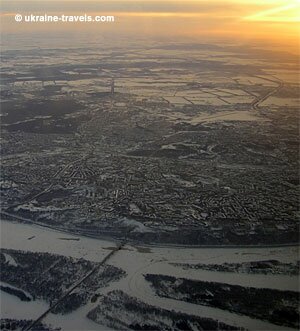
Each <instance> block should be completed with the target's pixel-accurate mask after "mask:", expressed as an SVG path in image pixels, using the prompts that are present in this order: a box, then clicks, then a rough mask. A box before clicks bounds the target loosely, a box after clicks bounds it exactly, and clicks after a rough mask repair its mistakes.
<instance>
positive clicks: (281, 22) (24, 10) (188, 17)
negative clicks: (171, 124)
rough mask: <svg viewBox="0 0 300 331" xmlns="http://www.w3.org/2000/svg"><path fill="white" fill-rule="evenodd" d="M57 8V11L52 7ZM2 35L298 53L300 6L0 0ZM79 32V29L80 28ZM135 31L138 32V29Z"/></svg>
mask: <svg viewBox="0 0 300 331" xmlns="http://www.w3.org/2000/svg"><path fill="white" fill-rule="evenodd" d="M56 3H57V5H56ZM1 7H2V8H1V12H2V13H1V16H4V17H3V21H4V22H2V30H4V31H5V32H13V33H17V32H23V31H34V30H35V29H37V28H38V29H40V30H41V31H46V30H47V29H48V30H49V31H50V32H56V31H58V30H60V31H70V30H74V29H75V30H80V29H83V30H85V31H87V30H91V31H93V32H95V31H97V30H99V32H100V33H101V32H103V33H105V32H107V31H110V33H113V34H117V33H118V31H119V32H120V33H127V34H128V35H132V36H139V35H151V36H157V37H164V36H168V37H171V36H172V37H176V36H178V37H185V38H196V39H197V38H202V37H207V38H213V37H214V38H224V39H230V38H234V39H238V40H239V41H242V42H243V41H246V42H247V41H249V40H250V41H255V40H260V41H263V40H266V41H268V42H274V43H276V44H284V45H285V46H287V47H289V46H290V47H291V48H294V49H299V34H300V24H299V23H300V0H263V1H262V0H260V1H259V0H186V1H184V2H178V1H175V0H164V1H160V0H151V1H150V0H110V1H104V2H103V1H99V0H96V1H82V0H77V1H71V0H65V1H59V5H58V0H52V1H49V0H44V1H42V0H39V1H27V0H2V5H1ZM16 13H19V14H23V15H26V14H29V13H34V14H36V15H38V14H39V15H44V14H45V13H47V14H50V15H55V14H57V13H59V14H62V13H64V14H67V15H73V14H78V15H81V14H84V13H87V14H92V15H97V14H99V13H100V14H105V15H115V17H116V23H115V24H113V25H107V24H106V25H100V26H99V24H94V23H90V24H87V23H75V24H64V23H58V24H36V23H27V24H26V23H16V22H15V21H14V15H15V14H16ZM79 26H80V28H79ZM137 27H138V29H137Z"/></svg>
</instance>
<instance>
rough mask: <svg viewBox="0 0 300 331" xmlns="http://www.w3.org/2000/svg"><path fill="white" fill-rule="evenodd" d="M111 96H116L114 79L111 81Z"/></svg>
mask: <svg viewBox="0 0 300 331" xmlns="http://www.w3.org/2000/svg"><path fill="white" fill-rule="evenodd" d="M110 95H111V97H113V96H114V95H115V79H114V78H113V79H112V80H111V85H110Z"/></svg>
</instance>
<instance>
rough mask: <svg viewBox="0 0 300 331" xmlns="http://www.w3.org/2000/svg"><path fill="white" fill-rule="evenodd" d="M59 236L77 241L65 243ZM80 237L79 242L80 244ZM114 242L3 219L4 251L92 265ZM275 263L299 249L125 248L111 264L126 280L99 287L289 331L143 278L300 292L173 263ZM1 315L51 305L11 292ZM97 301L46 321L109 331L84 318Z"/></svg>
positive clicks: (284, 284) (282, 283)
mask: <svg viewBox="0 0 300 331" xmlns="http://www.w3.org/2000/svg"><path fill="white" fill-rule="evenodd" d="M61 238H67V239H76V240H61ZM78 239H79V240H78ZM115 246H116V244H115V243H113V242H109V241H104V240H97V239H92V238H87V237H81V236H73V235H68V234H65V233H61V232H58V231H53V230H50V229H48V228H42V227H39V226H35V225H27V224H19V223H12V222H8V221H4V220H2V221H1V247H2V248H8V249H17V250H25V251H31V252H49V253H53V254H60V255H65V256H71V257H74V258H80V257H83V258H84V259H87V260H91V261H96V262H97V261H101V260H102V259H103V258H104V257H105V256H106V255H107V254H108V253H109V252H110V251H111V248H112V247H115ZM268 259H276V260H279V261H281V262H295V261H297V260H298V259H299V247H296V246H294V247H273V248H272V247H269V248H182V247H181V248H176V247H171V248H167V247H163V248H158V247H133V246H130V245H126V246H125V247H124V248H123V249H122V250H120V251H119V252H117V253H116V254H115V255H114V256H113V257H112V258H111V259H110V260H109V261H108V263H109V264H112V265H114V266H116V267H119V268H122V269H123V270H125V271H126V272H127V276H126V277H124V278H122V279H121V280H120V281H118V282H112V283H111V284H110V285H109V286H108V287H107V288H104V289H101V291H100V293H101V294H105V293H108V292H109V291H111V290H114V289H120V290H122V291H124V292H126V293H127V294H129V295H131V296H134V297H137V298H138V299H140V300H142V301H144V302H146V303H148V304H151V305H155V306H158V307H161V308H164V309H174V310H175V311H181V312H185V313H188V314H194V315H197V316H202V317H211V318H214V319H219V320H220V321H222V322H225V323H228V324H233V325H238V326H243V327H246V328H249V329H252V330H289V328H287V327H279V326H276V325H273V324H271V323H267V322H264V321H260V320H256V319H253V318H249V317H246V316H242V315H238V314H233V313H230V312H227V311H224V310H220V309H216V308H212V307H205V306H200V305H195V304H190V303H187V302H181V301H176V300H172V299H166V298H160V297H158V296H157V295H155V293H154V291H153V290H152V288H151V287H150V285H149V283H147V282H146V281H145V279H144V277H143V275H144V274H147V273H153V274H164V275H171V276H177V277H184V278H191V279H197V280H207V281H216V282H224V283H228V284H237V285H242V286H252V287H267V288H274V289H281V290H293V291H299V286H298V283H297V277H295V276H286V275H254V274H251V275H249V274H238V273H234V274H231V273H220V272H215V271H205V270H200V269H198V270H196V269H192V270H184V269H182V268H181V267H177V266H174V265H171V264H170V263H174V262H178V263H191V264H196V263H215V264H221V263H224V262H228V263H234V262H235V263H238V262H249V261H259V260H268ZM1 303H2V305H1V316H2V317H10V318H12V317H16V318H33V317H36V316H38V315H39V314H40V313H42V312H43V311H45V310H46V309H47V307H48V305H47V304H46V303H44V302H38V301H33V302H29V303H28V302H22V301H20V300H18V298H16V297H13V296H11V295H9V294H6V293H3V295H1ZM96 305H97V302H95V303H88V304H87V305H86V306H84V307H82V308H80V309H78V310H77V311H75V312H73V313H71V314H68V315H53V314H49V315H48V316H47V317H46V318H45V320H44V322H46V323H50V324H52V325H55V326H62V327H63V330H75V329H77V330H108V328H107V327H104V326H101V325H98V324H95V323H94V322H92V321H90V320H89V319H87V318H86V314H87V313H88V312H89V311H90V310H92V309H93V308H94V307H96Z"/></svg>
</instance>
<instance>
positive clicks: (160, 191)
mask: <svg viewBox="0 0 300 331" xmlns="http://www.w3.org/2000/svg"><path fill="white" fill-rule="evenodd" d="M126 1H127V0H126ZM223 2H224V1H223ZM27 33H28V32H27ZM22 38H23V37H20V36H19V35H14V37H13V38H12V37H10V35H8V34H7V35H4V38H3V40H2V41H1V45H2V46H4V47H2V50H1V60H2V61H1V107H0V109H1V137H0V138H1V172H0V176H1V178H0V184H1V190H0V193H1V227H0V229H1V248H0V249H1V250H0V281H1V283H0V289H1V292H0V299H1V300H0V301H1V305H0V316H1V321H0V329H1V330H163V331H171V330H178V331H179V330H190V331H193V330H297V329H299V327H300V323H299V316H300V308H299V292H300V290H299V267H300V258H299V230H300V229H299V224H300V222H299V219H300V210H299V194H300V191H299V84H300V80H299V66H300V63H299V54H296V52H294V51H293V50H284V49H282V48H280V49H279V48H271V47H270V46H269V45H267V44H266V45H265V46H264V45H263V44H260V45H258V46H255V45H253V44H250V43H249V44H241V43H238V42H237V41H234V42H233V41H232V42H228V41H227V42H225V41H224V42H215V41H213V40H212V41H207V40H206V41H204V40H203V41H202V40H198V41H195V40H190V39H186V40H184V39H183V38H178V40H174V39H172V38H170V39H169V40H168V39H167V40H159V39H154V38H153V39H149V38H146V37H145V38H136V39H131V38H128V39H124V40H123V39H121V38H120V40H119V41H118V42H115V40H114V39H113V38H111V39H110V38H103V39H101V40H100V41H99V42H88V41H82V42H79V41H78V40H77V39H76V40H77V43H73V45H72V46H70V44H68V42H69V41H68V38H67V37H62V39H61V40H60V41H58V42H57V44H52V43H51V42H49V43H48V42H47V40H45V39H43V38H44V35H43V34H41V35H39V34H37V35H36V36H35V39H34V42H33V41H31V42H30V43H29V44H28V41H27V39H26V38H23V39H22ZM72 38H73V39H72V42H74V38H76V37H74V36H73V37H72ZM78 38H79V37H78ZM49 40H50V39H49Z"/></svg>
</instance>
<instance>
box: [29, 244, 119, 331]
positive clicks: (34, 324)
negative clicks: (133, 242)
mask: <svg viewBox="0 0 300 331" xmlns="http://www.w3.org/2000/svg"><path fill="white" fill-rule="evenodd" d="M125 244H126V243H125V242H123V243H121V244H119V245H117V246H116V247H115V248H114V249H113V250H112V251H111V252H109V254H107V255H106V256H105V258H104V259H103V260H102V261H101V262H100V263H99V264H98V265H97V266H96V267H95V268H93V269H92V270H91V271H89V272H88V273H87V274H86V275H85V276H84V277H83V278H81V279H80V280H79V281H78V282H77V283H76V284H74V285H73V286H71V287H70V288H69V289H68V290H67V292H66V293H64V294H63V295H62V296H61V297H60V298H59V299H58V300H57V301H56V302H55V303H54V304H52V305H51V306H50V307H49V308H48V309H47V310H46V311H45V312H44V313H43V314H41V315H40V316H39V317H38V318H36V319H35V320H34V321H33V322H32V323H31V324H30V325H29V326H28V327H26V328H25V329H24V330H23V331H28V330H31V329H32V328H33V327H34V326H36V325H37V324H38V323H40V322H41V321H42V320H43V319H44V318H45V317H46V316H47V315H48V314H49V313H50V312H51V311H52V310H53V309H54V308H55V307H57V306H58V305H59V304H60V303H61V302H62V301H64V300H65V299H66V298H67V297H68V296H69V295H70V294H71V293H72V292H73V291H74V290H75V289H76V288H77V287H78V286H79V285H81V284H82V283H83V282H85V281H86V280H87V279H88V278H89V277H91V276H92V275H93V274H94V273H95V272H96V271H98V270H99V268H100V267H101V266H103V265H104V264H105V263H106V262H107V261H108V260H109V259H110V258H111V257H112V256H113V255H114V254H116V253H117V252H119V251H120V250H121V249H122V247H123V246H124V245H125Z"/></svg>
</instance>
